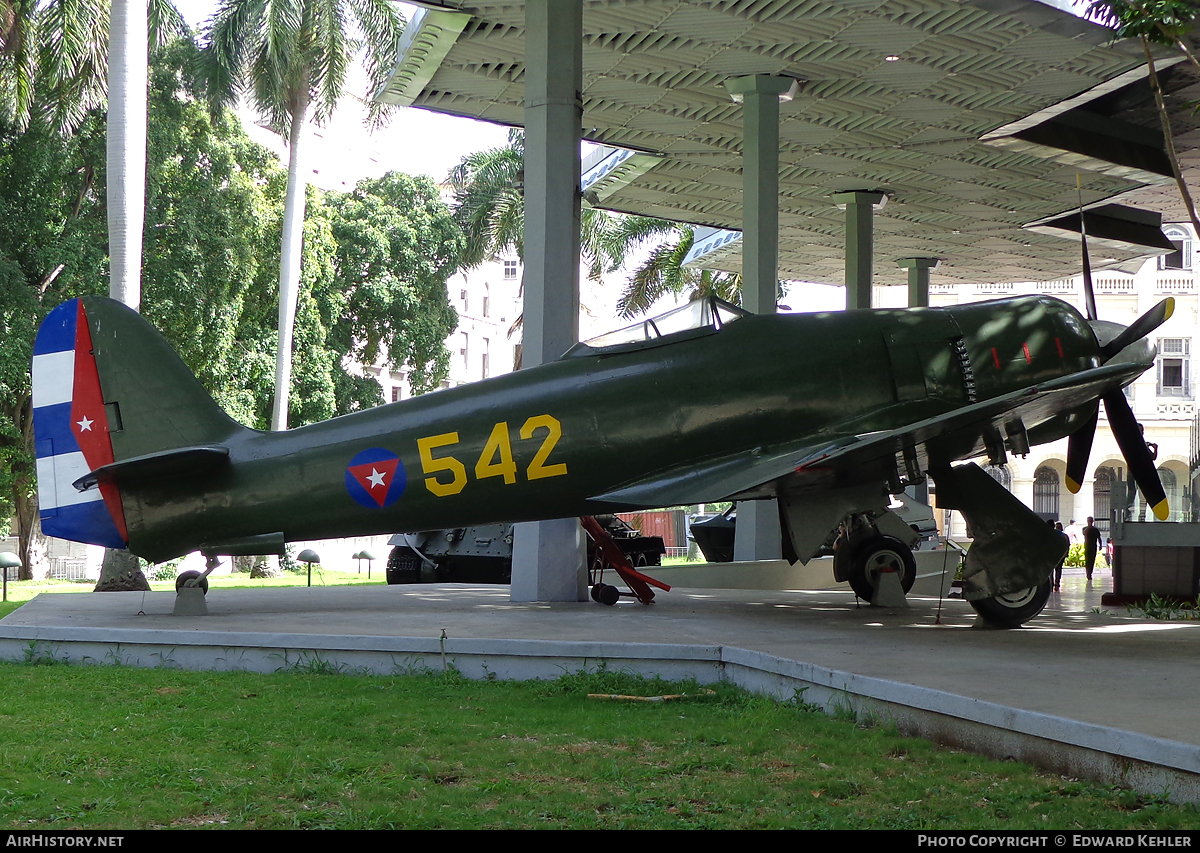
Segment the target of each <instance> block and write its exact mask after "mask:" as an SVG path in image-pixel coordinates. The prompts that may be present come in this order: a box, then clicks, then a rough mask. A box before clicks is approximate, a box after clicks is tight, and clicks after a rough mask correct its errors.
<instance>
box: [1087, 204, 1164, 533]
mask: <svg viewBox="0 0 1200 853" xmlns="http://www.w3.org/2000/svg"><path fill="white" fill-rule="evenodd" d="M1079 233H1080V236H1081V237H1082V242H1083V287H1084V297H1085V303H1086V310H1087V318H1088V320H1098V319H1099V318H1098V317H1097V316H1096V293H1095V290H1094V289H1093V287H1092V265H1091V261H1090V259H1089V258H1088V247H1087V230H1086V228H1085V227H1084V223H1083V209H1082V207H1081V208H1080V210H1079ZM1174 309H1175V300H1173V299H1171V298H1170V297H1167V298H1166V299H1164V300H1163V301H1162V302H1160V303H1158V304H1157V305H1155V306H1154V307H1153V308H1151V309H1150V310H1149V311H1147V312H1146V313H1145V314H1143V315H1142V316H1141V317H1138V318H1137V319H1136V320H1135V321H1134V322H1133V324H1132V325H1130V326H1129V327H1128V328H1126V329H1124V330H1123V331H1122V332H1121V333H1120V334H1118V335H1117V336H1116V337H1115V338H1113V339H1112V340H1111V341H1109V342H1108V343H1106V344H1103V345H1102V346H1101V347H1100V355H1101V358H1102V359H1103V362H1102V363H1107V362H1109V361H1111V360H1112V359H1113V357H1114V356H1116V355H1117V354H1118V353H1120V352H1121V350H1123V349H1125V347H1127V346H1129V345H1130V344H1132V343H1135V342H1137V341H1140V340H1141V339H1142V338H1144V337H1146V335H1148V334H1150V333H1151V332H1153V331H1154V330H1155V329H1157V328H1158V327H1159V326H1161V325H1162V324H1163V323H1165V322H1166V321H1167V320H1168V319H1169V318H1170V316H1171V312H1172V311H1173V310H1174ZM1100 399H1101V401H1103V403H1104V413H1105V414H1106V415H1107V416H1108V425H1109V428H1110V429H1112V433H1113V437H1114V438H1115V439H1116V440H1117V446H1118V447H1120V448H1121V455H1122V456H1124V457H1125V464H1126V465H1128V466H1129V473H1130V475H1131V476H1132V477H1133V481H1134V482H1135V483H1137V487H1138V489H1139V490H1140V491H1141V493H1142V497H1143V498H1144V499H1145V501H1146V503H1147V504H1148V505H1149V506H1150V507H1151V508H1152V509H1153V510H1154V515H1155V517H1156V518H1158V519H1159V520H1161V521H1166V519H1167V516H1168V514H1169V513H1170V507H1169V506H1168V504H1167V493H1166V491H1165V490H1164V489H1163V485H1162V481H1161V480H1160V479H1159V477H1158V470H1157V469H1156V468H1155V467H1154V457H1153V456H1152V455H1151V454H1150V449H1149V448H1148V447H1147V446H1146V439H1145V438H1144V437H1143V435H1142V427H1141V425H1140V424H1139V423H1138V422H1137V418H1135V417H1134V415H1133V409H1131V408H1130V407H1129V400H1128V399H1127V398H1126V397H1125V392H1124V391H1113V392H1111V393H1109V394H1105V395H1104V396H1103V397H1101V398H1100ZM1099 417H1100V406H1099V404H1097V405H1096V408H1095V409H1094V410H1093V411H1092V415H1091V417H1090V418H1088V420H1087V422H1086V423H1084V424H1083V425H1082V426H1081V427H1080V428H1079V429H1077V430H1076V431H1075V432H1074V433H1073V434H1072V435H1071V437H1070V439H1069V441H1068V443H1067V476H1066V480H1067V489H1068V490H1069V491H1070V492H1071V494H1075V493H1077V492H1078V491H1079V487H1080V486H1081V485H1082V484H1083V480H1084V477H1086V476H1087V467H1088V457H1089V456H1090V455H1091V452H1092V439H1093V438H1094V437H1095V434H1096V422H1097V421H1098V420H1099Z"/></svg>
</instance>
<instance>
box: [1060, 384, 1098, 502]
mask: <svg viewBox="0 0 1200 853" xmlns="http://www.w3.org/2000/svg"><path fill="white" fill-rule="evenodd" d="M1099 418H1100V406H1099V404H1097V406H1096V408H1095V409H1094V410H1093V411H1092V416H1091V417H1090V418H1088V419H1087V421H1086V422H1085V423H1084V425H1083V426H1081V427H1080V428H1079V429H1077V430H1075V432H1073V433H1071V438H1070V439H1069V440H1068V442H1067V491H1069V492H1070V493H1071V494H1073V495H1075V494H1079V488H1080V487H1081V486H1082V485H1083V479H1084V477H1086V476H1087V467H1088V457H1089V456H1091V455H1092V439H1093V438H1095V437H1096V421H1097V420H1099Z"/></svg>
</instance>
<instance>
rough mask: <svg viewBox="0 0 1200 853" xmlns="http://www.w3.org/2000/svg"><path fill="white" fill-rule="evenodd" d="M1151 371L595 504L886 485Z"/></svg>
mask: <svg viewBox="0 0 1200 853" xmlns="http://www.w3.org/2000/svg"><path fill="white" fill-rule="evenodd" d="M1144 369H1145V367H1144V365H1138V364H1131V363H1128V362H1123V363H1117V364H1111V363H1110V364H1107V365H1104V366H1103V367H1096V368H1092V369H1091V370H1085V371H1083V372H1081V373H1076V374H1073V375H1071V376H1066V377H1061V378H1059V379H1054V380H1051V381H1049V382H1044V383H1042V384H1040V385H1031V386H1030V387H1028V388H1022V389H1020V390H1019V391H1014V392H1012V393H1010V394H1006V395H1004V396H1002V397H995V398H993V399H990V400H984V401H981V402H978V403H973V404H970V405H967V406H963V407H961V408H958V409H954V410H953V411H950V412H945V413H942V414H939V415H936V416H934V417H931V418H927V419H925V420H921V421H917V422H915V423H912V424H908V425H906V426H904V427H901V428H899V429H893V430H883V431H880V432H872V433H865V434H855V433H853V432H850V431H848V432H847V434H844V435H825V436H812V435H809V436H807V437H805V438H802V439H798V440H797V441H795V442H791V443H787V444H784V445H777V446H774V447H761V448H754V449H753V450H748V451H742V452H739V453H734V454H729V455H726V456H720V457H716V458H713V459H711V460H708V461H707V462H702V463H700V464H694V465H689V466H687V467H680V468H676V469H671V470H667V471H660V472H657V473H655V474H653V475H651V476H649V477H646V478H644V479H642V480H638V481H636V482H633V483H630V484H628V485H625V486H623V487H621V488H619V489H615V490H613V491H610V492H607V493H605V494H601V495H595V496H593V497H592V498H591V499H592V500H595V501H599V502H603V503H609V504H624V505H628V506H631V507H633V506H637V507H646V506H678V505H681V504H692V503H711V502H715V501H727V500H745V499H752V498H763V497H772V496H775V495H777V494H778V493H779V492H780V491H781V490H787V491H788V492H796V491H805V490H808V489H821V488H830V487H833V486H840V485H850V484H853V483H855V482H862V481H863V480H866V479H878V476H879V474H880V472H881V471H883V470H885V469H883V468H881V467H880V463H887V464H888V465H890V460H892V459H895V458H896V457H897V456H898V455H899V454H901V453H903V452H904V451H905V450H913V449H916V448H918V447H922V448H923V450H924V451H925V453H926V455H927V457H933V458H936V459H937V460H938V461H940V462H944V463H949V462H951V461H954V460H959V459H970V458H972V457H974V456H979V455H981V454H982V453H983V452H984V451H985V449H986V445H987V437H988V436H989V435H994V434H996V433H997V431H998V432H999V434H1000V435H1004V428H1005V425H1006V424H1009V423H1012V422H1013V421H1015V420H1017V419H1018V418H1019V419H1020V420H1021V421H1022V422H1023V423H1024V424H1025V426H1026V427H1027V429H1029V430H1030V431H1032V430H1034V429H1035V428H1036V427H1037V425H1039V424H1041V423H1044V422H1046V421H1048V420H1050V419H1051V418H1053V417H1054V416H1056V415H1062V414H1064V413H1066V412H1069V411H1071V410H1072V409H1077V408H1079V407H1080V406H1083V405H1086V404H1087V403H1090V402H1092V401H1094V400H1098V399H1099V398H1100V397H1102V396H1104V395H1105V394H1108V393H1110V392H1112V391H1116V390H1118V389H1120V388H1122V387H1124V386H1125V385H1127V384H1128V383H1129V382H1130V381H1131V380H1132V379H1134V378H1135V377H1136V376H1138V375H1139V374H1140V373H1141V372H1142V371H1143V370H1144Z"/></svg>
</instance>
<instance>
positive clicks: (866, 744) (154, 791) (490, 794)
mask: <svg viewBox="0 0 1200 853" xmlns="http://www.w3.org/2000/svg"><path fill="white" fill-rule="evenodd" d="M698 689H699V688H697V687H696V686H695V685H690V686H689V685H682V686H681V685H665V684H661V683H656V682H653V681H644V680H640V679H634V678H631V677H629V676H624V675H621V674H617V673H600V674H597V675H592V676H582V675H573V676H566V677H564V678H562V679H560V680H559V681H556V682H542V683H536V682H535V683H528V682H527V683H515V682H474V681H467V680H465V679H462V678H459V677H457V676H454V675H453V674H451V675H448V676H447V675H441V674H439V675H410V676H397V677H377V676H357V675H351V674H345V673H343V674H322V673H320V672H313V671H311V669H310V671H307V672H295V671H293V672H287V673H277V674H275V675H254V674H249V673H206V672H185V671H179V670H172V669H168V668H161V669H154V670H140V669H131V668H125V667H106V666H105V667H101V666H98V667H84V666H67V665H53V666H44V665H32V664H0V697H2V698H0V826H5V827H9V828H84V827H86V828H113V829H133V828H152V827H168V826H176V827H214V828H215V827H231V828H288V827H312V828H316V827H328V828H341V829H351V828H391V827H405V828H435V827H454V828H509V827H513V828H516V827H547V828H550V827H571V828H623V827H628V828H713V829H717V828H776V827H792V828H898V829H906V828H907V829H918V828H937V829H953V828H970V829H976V828H1004V829H1016V828H1037V829H1050V828H1054V829H1063V828H1072V827H1078V828H1086V829H1096V828H1122V829H1132V828H1191V827H1195V826H1197V825H1198V824H1200V810H1197V808H1196V807H1194V806H1176V805H1169V804H1166V803H1164V802H1161V801H1159V800H1156V799H1154V798H1144V797H1139V796H1136V795H1134V794H1131V793H1128V792H1121V791H1117V790H1113V789H1108V788H1104V787H1101V786H1097V785H1093V784H1089V783H1084V782H1079V781H1075V780H1069V779H1064V778H1061V777H1058V776H1050V775H1044V774H1041V773H1039V772H1037V771H1035V770H1033V769H1032V768H1030V767H1028V766H1025V765H1022V764H1017V763H1012V762H997V761H991V760H988V759H984V758H980V757H977V756H974V755H967V754H964V753H958V752H954V751H950V750H945V749H941V748H938V747H936V746H934V745H932V744H930V743H928V742H926V741H922V740H916V739H910V738H903V737H900V736H899V735H897V734H896V733H895V732H894V731H892V730H890V729H889V728H886V727H876V728H863V727H860V726H856V725H855V724H854V723H853V722H852V721H849V720H845V719H836V718H831V717H828V716H826V715H825V714H823V713H820V712H816V711H812V710H810V709H808V708H806V707H804V706H803V705H797V704H779V703H776V702H773V701H770V700H767V699H763V698H760V697H754V696H751V695H748V694H746V693H743V692H741V691H738V690H736V689H730V688H720V689H719V690H718V691H717V694H716V695H715V696H708V697H699V698H694V699H687V700H683V701H679V702H669V703H659V704H648V703H637V704H633V703H623V702H612V701H598V700H595V699H589V698H588V695H587V694H588V693H589V692H595V693H632V692H636V693H639V694H641V695H657V694H660V693H674V692H680V691H690V692H693V693H694V692H697V691H698Z"/></svg>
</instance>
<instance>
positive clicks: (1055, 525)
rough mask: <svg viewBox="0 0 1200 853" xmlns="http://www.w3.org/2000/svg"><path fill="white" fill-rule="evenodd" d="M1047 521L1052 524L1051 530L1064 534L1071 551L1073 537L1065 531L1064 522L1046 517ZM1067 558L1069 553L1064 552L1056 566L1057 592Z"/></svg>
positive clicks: (1055, 588) (1068, 548)
mask: <svg viewBox="0 0 1200 853" xmlns="http://www.w3.org/2000/svg"><path fill="white" fill-rule="evenodd" d="M1046 523H1047V524H1049V525H1050V529H1051V530H1056V531H1058V534H1059V535H1060V536H1062V538H1063V539H1065V540H1066V542H1067V550H1068V551H1069V550H1070V547H1071V539H1070V537H1069V536H1067V534H1066V533H1064V532H1063V526H1062V522H1061V521H1055V520H1054V519H1052V518H1048V519H1046ZM1066 560H1067V555H1066V554H1065V553H1064V554H1063V557H1062V559H1061V560H1059V561H1058V565H1057V566H1055V567H1054V591H1055V592H1058V588H1059V587H1060V586H1061V585H1062V570H1063V563H1065V562H1066Z"/></svg>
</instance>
